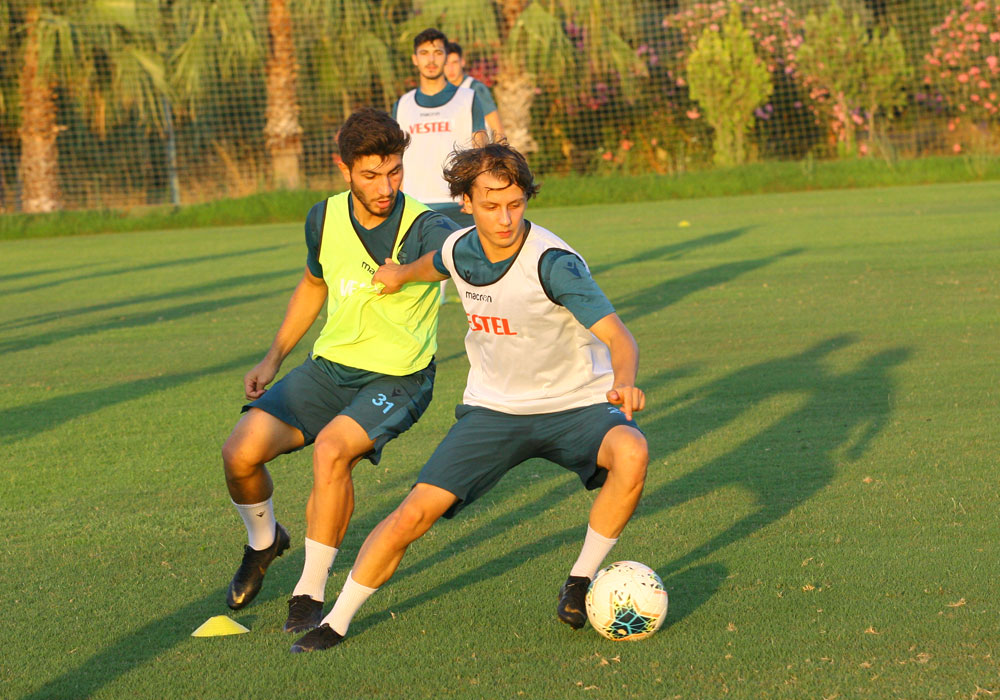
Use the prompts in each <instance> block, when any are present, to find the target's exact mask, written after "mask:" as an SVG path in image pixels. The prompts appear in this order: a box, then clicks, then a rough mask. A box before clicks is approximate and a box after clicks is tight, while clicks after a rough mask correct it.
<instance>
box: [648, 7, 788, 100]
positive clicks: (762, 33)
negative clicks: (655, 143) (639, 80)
mask: <svg viewBox="0 0 1000 700" xmlns="http://www.w3.org/2000/svg"><path fill="white" fill-rule="evenodd" d="M731 6H736V7H739V8H740V10H741V15H742V20H743V26H744V27H746V29H747V31H748V32H749V33H750V37H751V38H752V39H753V42H754V46H755V47H756V50H757V55H758V56H759V57H760V58H761V59H762V60H763V61H764V65H765V66H766V67H767V70H768V72H769V73H772V74H773V73H778V72H781V73H785V74H788V75H793V74H794V73H795V67H796V56H795V54H796V52H797V51H798V48H799V46H801V45H802V20H801V19H799V17H798V16H797V15H796V14H795V11H794V10H793V9H792V8H791V7H789V6H788V5H786V4H785V3H784V2H782V0H770V1H769V0H761V1H760V2H754V0H716V2H710V3H697V4H695V5H692V6H691V7H689V8H688V9H686V10H681V11H680V12H678V13H676V14H673V15H670V16H669V17H667V18H666V19H664V20H663V26H664V27H665V28H667V29H675V30H678V31H679V32H680V33H681V35H682V36H683V38H684V41H683V46H681V47H679V48H678V49H677V51H675V53H674V55H673V56H672V58H673V59H674V60H675V61H676V63H677V65H681V66H683V65H685V64H686V63H687V58H688V56H690V54H691V51H693V50H694V47H695V44H697V43H698V39H699V38H700V37H701V35H702V33H703V32H704V31H705V29H711V30H712V31H719V29H720V28H721V27H722V25H723V24H724V23H725V20H726V17H727V16H728V15H729V8H730V7H731ZM677 80H678V83H677V84H678V85H683V84H684V82H683V81H684V78H683V76H681V75H678V76H677Z"/></svg>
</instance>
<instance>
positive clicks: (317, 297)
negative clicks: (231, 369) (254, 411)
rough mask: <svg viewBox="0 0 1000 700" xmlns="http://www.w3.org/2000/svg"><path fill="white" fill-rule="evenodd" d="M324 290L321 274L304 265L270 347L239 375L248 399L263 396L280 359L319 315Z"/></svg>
mask: <svg viewBox="0 0 1000 700" xmlns="http://www.w3.org/2000/svg"><path fill="white" fill-rule="evenodd" d="M326 294H327V287H326V282H324V281H323V278H322V277H316V276H315V275H313V274H312V273H311V272H309V268H306V271H305V274H303V275H302V279H301V280H300V281H299V284H298V286H297V287H296V288H295V291H294V292H292V298H291V299H290V300H289V302H288V308H287V309H286V310H285V318H284V320H283V321H282V322H281V326H280V327H279V328H278V332H277V334H276V335H275V336H274V342H272V343H271V348H270V350H268V351H267V354H266V355H265V356H264V359H263V360H261V361H260V362H258V363H257V365H256V366H255V367H254V368H253V369H251V370H250V371H249V372H247V374H246V376H245V377H243V390H244V392H245V393H246V397H247V398H248V399H257V398H260V397H261V396H263V394H264V392H265V391H266V389H265V387H267V385H268V384H270V383H271V382H272V381H273V380H274V377H275V376H276V375H277V374H278V370H279V369H281V363H282V362H283V361H284V360H285V358H286V357H288V353H290V352H291V351H292V348H294V347H295V345H296V344H297V343H298V342H299V341H300V340H302V336H304V335H305V334H306V331H308V330H309V327H310V326H312V324H313V322H314V321H315V320H316V317H317V316H319V312H320V311H321V310H322V309H323V302H325V301H326Z"/></svg>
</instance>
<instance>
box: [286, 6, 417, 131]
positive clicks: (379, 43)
mask: <svg viewBox="0 0 1000 700" xmlns="http://www.w3.org/2000/svg"><path fill="white" fill-rule="evenodd" d="M389 5H390V3H385V4H376V3H372V2H368V0H299V1H298V2H296V3H295V5H294V8H295V13H296V14H295V16H296V30H297V33H298V35H299V36H300V37H301V39H300V42H299V46H300V47H302V65H303V70H304V71H307V72H308V73H309V75H310V78H311V79H310V81H309V82H310V84H312V85H313V86H314V88H315V89H316V91H317V92H316V94H315V95H313V98H314V100H313V101H312V102H311V104H313V105H315V108H314V109H313V118H316V119H319V118H322V115H334V114H336V115H338V117H339V119H340V120H345V119H347V117H349V116H350V114H351V112H353V111H354V109H355V108H356V107H358V106H359V105H362V104H371V103H372V101H373V100H374V101H378V102H381V103H382V104H383V106H385V107H388V106H389V105H390V104H392V101H393V100H394V99H395V98H396V93H397V90H398V83H397V78H396V70H395V66H394V64H393V52H392V46H391V42H390V41H389V38H388V37H389V35H390V30H389V24H390V22H389V19H388V15H387V13H389V12H391V8H390V7H389Z"/></svg>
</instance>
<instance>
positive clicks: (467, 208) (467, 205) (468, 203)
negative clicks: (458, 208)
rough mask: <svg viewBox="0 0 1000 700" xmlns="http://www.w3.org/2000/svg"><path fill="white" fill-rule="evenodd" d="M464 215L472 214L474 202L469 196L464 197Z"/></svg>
mask: <svg viewBox="0 0 1000 700" xmlns="http://www.w3.org/2000/svg"><path fill="white" fill-rule="evenodd" d="M462 213H463V214H471V213H472V200H471V199H470V198H469V195H467V194H463V195H462Z"/></svg>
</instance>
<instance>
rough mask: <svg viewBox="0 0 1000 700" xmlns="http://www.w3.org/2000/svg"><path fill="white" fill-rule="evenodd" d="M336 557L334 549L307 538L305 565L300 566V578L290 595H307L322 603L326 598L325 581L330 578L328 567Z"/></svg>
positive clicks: (335, 549)
mask: <svg viewBox="0 0 1000 700" xmlns="http://www.w3.org/2000/svg"><path fill="white" fill-rule="evenodd" d="M336 556H337V548H336V547H331V546H330V545H328V544H323V543H322V542H317V541H316V540H311V539H309V538H308V537H307V538H306V563H305V564H303V565H302V578H300V579H299V582H298V583H297V584H295V590H293V591H292V595H293V596H297V595H307V596H309V597H310V598H312V599H313V600H318V601H320V602H321V603H322V602H323V600H324V598H325V596H326V580H327V579H328V578H329V577H330V567H331V566H333V560H334V558H335V557H336Z"/></svg>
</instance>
